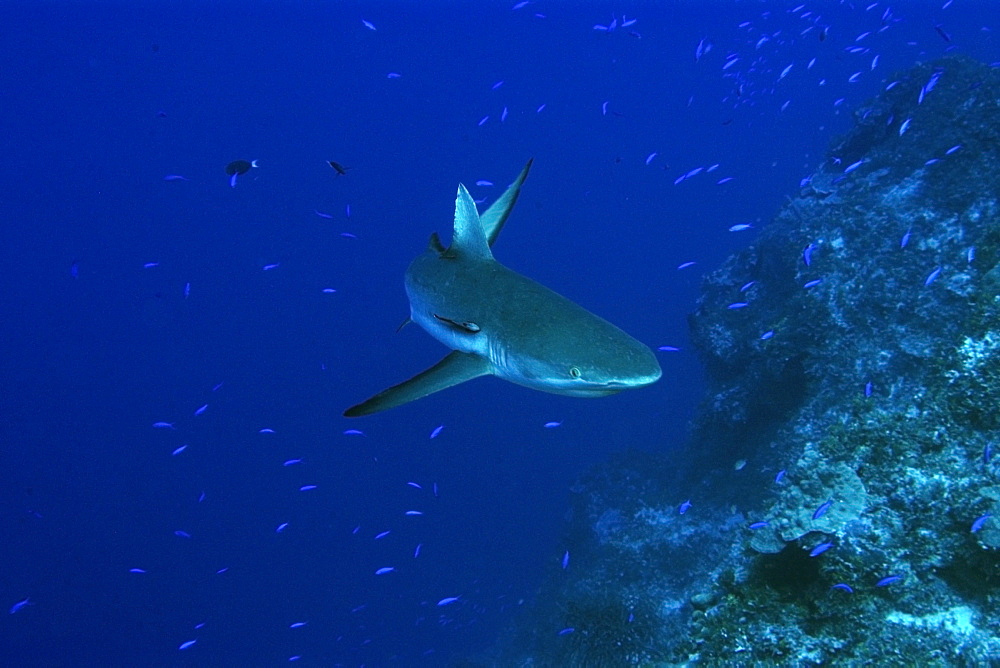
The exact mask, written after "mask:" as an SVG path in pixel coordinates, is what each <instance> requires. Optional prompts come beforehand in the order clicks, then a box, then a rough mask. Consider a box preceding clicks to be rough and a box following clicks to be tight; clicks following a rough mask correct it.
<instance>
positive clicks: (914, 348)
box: [507, 58, 1000, 666]
mask: <svg viewBox="0 0 1000 668" xmlns="http://www.w3.org/2000/svg"><path fill="white" fill-rule="evenodd" d="M998 165H1000V74H998V73H997V72H996V71H995V70H992V69H990V68H988V67H985V66H983V65H981V64H978V63H976V62H973V61H971V60H969V59H965V58H949V59H945V60H941V61H938V62H934V63H930V64H925V65H920V66H917V67H915V68H914V69H912V70H910V71H908V72H905V73H902V74H900V75H898V76H897V77H896V78H895V81H893V82H891V83H890V84H889V85H888V86H887V87H886V90H885V92H884V93H883V94H881V95H880V96H879V97H878V98H877V99H875V100H873V101H871V102H870V103H868V104H866V105H865V106H863V107H862V108H860V109H859V110H858V111H857V112H856V125H855V127H854V129H853V130H851V131H850V132H849V133H848V134H847V135H846V136H845V137H843V138H841V139H840V140H838V141H836V142H835V143H834V145H833V146H832V148H831V150H830V153H829V156H828V158H827V159H826V160H825V161H824V163H823V164H822V165H821V166H820V168H819V169H818V170H817V172H816V173H815V174H814V175H812V176H811V177H810V178H808V179H804V180H803V183H802V189H801V192H800V193H799V194H798V195H797V196H796V197H794V198H790V199H789V201H788V202H787V204H786V205H785V206H784V207H783V208H782V210H781V211H780V212H779V213H778V215H777V216H776V218H775V220H774V221H773V222H772V223H770V224H769V225H767V226H765V227H764V228H763V230H762V231H761V233H760V236H759V237H758V239H757V240H756V242H755V243H753V244H752V245H751V246H749V247H748V248H746V249H745V250H743V251H742V252H739V253H737V254H736V255H734V256H733V257H731V258H730V259H729V260H728V261H727V262H725V263H724V265H723V266H722V267H720V268H719V269H718V270H716V271H715V272H713V273H711V274H710V275H708V276H707V277H706V279H705V282H704V287H703V293H702V297H701V299H700V300H699V303H698V306H697V310H696V312H695V313H694V314H693V315H692V317H691V330H692V333H693V338H694V340H695V342H696V344H697V347H698V349H699V353H700V355H701V358H702V360H703V362H704V364H705V367H706V370H707V373H708V376H709V391H708V395H707V396H706V398H705V400H704V402H703V404H702V407H701V409H700V412H699V415H698V418H697V421H696V424H695V429H694V433H693V435H692V439H691V441H692V443H691V447H690V448H689V449H688V450H687V451H686V452H685V453H682V454H678V453H672V454H671V463H670V466H667V464H666V462H665V461H659V460H658V459H657V458H655V457H653V456H650V455H640V454H636V453H628V454H625V455H622V457H621V458H619V459H618V460H617V461H615V462H612V463H611V464H610V465H608V466H606V467H604V468H603V469H600V470H595V471H593V472H591V473H590V474H588V476H587V477H585V478H584V479H582V480H581V481H580V483H579V484H578V486H577V487H576V489H575V490H574V491H575V492H576V494H575V497H576V508H575V511H576V512H575V513H574V520H573V523H572V525H571V526H570V527H569V529H568V531H569V534H568V537H567V538H568V540H569V541H570V542H571V543H572V545H573V546H574V547H573V551H574V555H575V557H574V558H575V560H576V561H575V567H574V568H573V569H571V570H570V571H567V572H563V571H560V570H559V569H558V567H556V566H554V567H553V571H554V575H553V577H552V578H551V579H550V582H549V584H548V585H547V588H546V591H545V592H544V594H543V596H542V597H541V600H542V601H544V603H539V604H538V606H537V607H536V609H535V610H534V612H533V615H532V617H531V619H530V621H528V622H526V623H525V625H524V627H522V628H521V629H519V631H518V632H517V636H516V640H517V642H516V643H513V644H512V645H511V646H512V647H516V648H517V649H516V650H511V653H510V654H508V656H507V660H509V661H512V662H513V661H518V662H520V663H523V664H531V665H608V666H613V665H667V664H671V665H673V664H680V663H687V662H693V663H704V664H707V665H718V664H721V663H726V664H742V665H759V664H767V663H771V662H776V661H787V662H789V663H792V664H794V665H818V664H830V663H850V664H852V665H854V664H859V663H861V662H864V661H873V662H876V661H877V662H878V664H879V665H898V666H910V665H918V664H919V665H953V664H955V663H965V664H969V665H975V664H986V663H997V662H1000V636H996V635H995V634H994V629H995V627H996V623H997V621H998V618H997V610H1000V607H998V605H1000V595H998V594H1000V553H998V552H997V550H998V548H1000V456H994V451H997V452H998V453H1000V410H998V408H997V407H998V406H1000V204H998V198H1000V170H998V169H997V167H998ZM750 281H753V282H754V283H753V285H752V287H750V288H749V289H747V290H746V292H741V291H740V290H741V286H745V285H746V284H747V283H748V282H750ZM743 301H746V302H749V306H748V307H746V308H740V309H729V308H727V306H728V305H729V304H731V303H733V302H743ZM679 457H680V458H683V461H682V462H680V464H678V462H677V459H678V458H679ZM734 464H736V465H735V466H734ZM744 464H745V465H744ZM688 497H690V498H691V502H690V506H689V508H679V505H680V504H681V502H683V501H684V500H685V499H686V498H688ZM682 509H683V510H686V512H684V513H681V512H680V511H681V510H682ZM557 571H558V573H557ZM556 575H558V577H557V576H556ZM567 627H572V628H573V630H572V631H571V632H564V633H563V634H562V635H559V631H560V630H564V629H565V628H567ZM515 655H516V656H515Z"/></svg>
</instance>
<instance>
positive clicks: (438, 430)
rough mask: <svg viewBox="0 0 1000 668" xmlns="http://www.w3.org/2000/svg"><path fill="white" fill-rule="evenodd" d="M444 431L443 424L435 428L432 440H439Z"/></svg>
mask: <svg viewBox="0 0 1000 668" xmlns="http://www.w3.org/2000/svg"><path fill="white" fill-rule="evenodd" d="M442 429H444V425H443V424H440V425H438V426H436V427H434V430H433V431H432V432H431V438H437V435H438V434H440V433H441V430H442Z"/></svg>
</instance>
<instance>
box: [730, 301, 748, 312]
mask: <svg viewBox="0 0 1000 668" xmlns="http://www.w3.org/2000/svg"><path fill="white" fill-rule="evenodd" d="M747 306H750V304H749V303H747V302H734V303H732V304H730V305H729V306H727V307H726V308H727V309H729V310H730V311H735V310H736V309H740V308H746V307H747Z"/></svg>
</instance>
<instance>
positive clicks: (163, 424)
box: [153, 422, 174, 429]
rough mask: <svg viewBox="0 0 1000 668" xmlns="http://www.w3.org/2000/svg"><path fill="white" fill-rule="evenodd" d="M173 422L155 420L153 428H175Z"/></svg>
mask: <svg viewBox="0 0 1000 668" xmlns="http://www.w3.org/2000/svg"><path fill="white" fill-rule="evenodd" d="M173 428H174V423H173V422H154V423H153V429H173Z"/></svg>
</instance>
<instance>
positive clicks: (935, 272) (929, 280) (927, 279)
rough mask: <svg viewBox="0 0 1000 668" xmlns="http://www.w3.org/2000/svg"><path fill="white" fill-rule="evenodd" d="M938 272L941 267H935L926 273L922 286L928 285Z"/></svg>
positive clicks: (939, 272)
mask: <svg viewBox="0 0 1000 668" xmlns="http://www.w3.org/2000/svg"><path fill="white" fill-rule="evenodd" d="M940 274H941V267H938V268H937V269H935V270H934V271H932V272H931V273H930V274H928V275H927V278H926V279H925V280H924V287H927V286H928V285H930V284H931V283H933V282H934V279H936V278H937V277H938V276H939V275H940Z"/></svg>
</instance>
